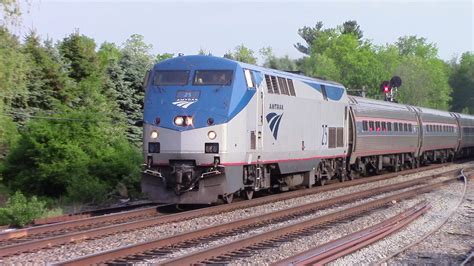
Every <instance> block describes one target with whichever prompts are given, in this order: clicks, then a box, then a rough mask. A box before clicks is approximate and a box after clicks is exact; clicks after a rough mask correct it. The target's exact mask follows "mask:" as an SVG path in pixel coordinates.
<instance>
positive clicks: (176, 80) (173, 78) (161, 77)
mask: <svg viewBox="0 0 474 266" xmlns="http://www.w3.org/2000/svg"><path fill="white" fill-rule="evenodd" d="M188 78H189V71H188V70H166V71H156V74H155V78H154V79H153V85H159V86H166V85H186V84H188Z"/></svg>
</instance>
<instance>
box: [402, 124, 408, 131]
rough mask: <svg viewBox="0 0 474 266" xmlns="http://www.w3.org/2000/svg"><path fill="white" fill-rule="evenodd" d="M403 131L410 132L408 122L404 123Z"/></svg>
mask: <svg viewBox="0 0 474 266" xmlns="http://www.w3.org/2000/svg"><path fill="white" fill-rule="evenodd" d="M403 131H405V132H408V124H407V123H404V124H403Z"/></svg>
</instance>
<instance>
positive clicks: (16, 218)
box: [0, 191, 45, 227]
mask: <svg viewBox="0 0 474 266" xmlns="http://www.w3.org/2000/svg"><path fill="white" fill-rule="evenodd" d="M44 213H45V203H44V202H42V201H39V200H38V199H37V198H36V197H34V196H33V197H31V199H30V200H28V199H27V198H26V197H25V196H24V195H23V194H22V193H21V192H19V191H17V192H16V193H15V194H14V195H13V196H11V197H10V198H9V199H8V201H7V204H6V206H5V207H4V208H0V223H1V224H9V225H10V226H15V227H23V226H25V225H27V224H30V223H32V222H33V221H34V220H35V219H36V218H39V217H41V216H42V215H43V214H44Z"/></svg>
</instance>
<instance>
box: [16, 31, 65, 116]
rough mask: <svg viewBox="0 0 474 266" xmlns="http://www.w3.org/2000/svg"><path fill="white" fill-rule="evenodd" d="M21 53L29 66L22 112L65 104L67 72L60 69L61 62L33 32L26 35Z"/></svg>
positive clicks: (50, 108)
mask: <svg viewBox="0 0 474 266" xmlns="http://www.w3.org/2000/svg"><path fill="white" fill-rule="evenodd" d="M23 54H25V55H26V57H27V60H28V65H29V67H30V70H29V72H28V74H27V75H28V76H27V80H28V81H27V90H28V95H27V98H26V101H25V103H26V105H25V106H24V112H25V113H27V114H30V115H31V114H34V113H36V112H38V111H40V110H53V109H55V107H56V106H58V105H61V104H65V103H66V101H67V100H68V95H67V88H66V87H67V86H68V81H67V79H68V78H67V74H66V73H65V72H64V71H63V70H62V66H61V64H60V63H59V62H57V61H55V60H54V59H53V58H52V57H51V55H50V54H49V51H48V49H47V48H46V47H44V46H42V45H41V43H40V38H39V37H38V35H36V33H35V32H31V33H30V34H29V35H27V37H26V39H25V44H24V45H23Z"/></svg>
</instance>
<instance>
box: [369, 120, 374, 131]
mask: <svg viewBox="0 0 474 266" xmlns="http://www.w3.org/2000/svg"><path fill="white" fill-rule="evenodd" d="M369 131H374V121H369Z"/></svg>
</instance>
